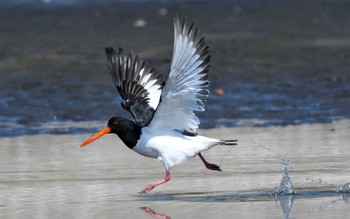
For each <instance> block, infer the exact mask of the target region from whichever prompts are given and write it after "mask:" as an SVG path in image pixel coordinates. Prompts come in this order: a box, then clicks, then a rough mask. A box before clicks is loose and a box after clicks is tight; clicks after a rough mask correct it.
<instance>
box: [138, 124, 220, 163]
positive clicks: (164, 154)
mask: <svg viewBox="0 0 350 219" xmlns="http://www.w3.org/2000/svg"><path fill="white" fill-rule="evenodd" d="M219 142H220V141H219V140H217V139H213V138H207V137H204V136H195V137H189V136H183V135H182V134H181V133H179V132H177V131H173V132H170V133H167V134H164V133H163V134H162V135H157V136H153V134H149V133H147V130H145V131H144V130H143V133H142V135H141V138H140V140H139V142H138V143H137V145H136V146H135V147H134V148H133V150H134V151H136V152H137V153H139V154H141V155H143V156H146V157H152V158H158V159H159V160H161V161H162V162H163V164H164V166H165V168H166V169H170V168H171V167H172V166H174V165H176V164H179V163H181V162H183V161H184V160H186V159H187V158H190V157H194V156H196V155H197V154H198V153H199V152H201V151H204V150H207V149H209V148H210V147H212V146H214V145H217V144H218V143H219Z"/></svg>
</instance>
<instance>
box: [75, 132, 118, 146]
mask: <svg viewBox="0 0 350 219" xmlns="http://www.w3.org/2000/svg"><path fill="white" fill-rule="evenodd" d="M110 132H111V129H110V128H109V127H106V128H104V129H102V130H101V131H99V132H98V133H96V134H95V135H94V136H92V137H91V138H89V139H88V140H86V141H84V143H82V144H81V145H80V147H84V146H86V145H87V144H90V143H91V142H93V141H95V140H97V139H98V138H100V137H102V136H103V135H105V134H107V133H110Z"/></svg>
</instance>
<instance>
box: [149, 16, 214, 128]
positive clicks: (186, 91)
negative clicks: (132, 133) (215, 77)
mask: <svg viewBox="0 0 350 219" xmlns="http://www.w3.org/2000/svg"><path fill="white" fill-rule="evenodd" d="M174 27H175V28H174V29H175V40H174V51H173V59H172V63H171V67H170V73H169V76H168V80H167V82H166V84H165V86H164V88H163V93H162V102H161V103H160V104H159V107H158V109H157V111H156V113H155V114H154V117H153V120H152V122H151V123H150V128H153V129H168V130H174V129H176V130H178V131H182V132H184V131H187V132H189V133H193V134H194V133H196V131H197V129H198V125H199V123H200V121H199V119H198V117H197V116H196V115H195V114H194V111H204V103H203V101H204V100H205V99H206V97H207V96H208V94H209V91H208V90H207V89H206V87H207V86H208V85H209V81H208V79H207V78H208V75H207V72H208V68H209V58H210V57H209V55H208V49H207V47H206V46H205V44H204V38H203V37H201V36H200V34H199V30H198V28H197V27H196V26H195V25H194V23H192V24H191V25H188V24H187V22H186V21H184V22H183V23H180V21H179V19H178V18H177V17H175V18H174Z"/></svg>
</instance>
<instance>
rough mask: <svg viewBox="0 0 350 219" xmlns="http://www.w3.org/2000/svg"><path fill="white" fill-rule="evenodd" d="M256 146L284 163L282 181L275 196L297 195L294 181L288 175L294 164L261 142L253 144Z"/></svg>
mask: <svg viewBox="0 0 350 219" xmlns="http://www.w3.org/2000/svg"><path fill="white" fill-rule="evenodd" d="M252 143H253V144H254V145H257V146H258V147H260V148H262V149H263V150H265V151H267V152H269V153H272V154H273V155H274V156H275V157H276V158H278V159H279V160H280V161H282V164H283V166H282V169H281V172H282V179H281V182H280V184H279V186H278V187H276V188H275V191H274V193H273V194H274V195H293V194H295V189H294V186H293V183H292V180H291V178H290V176H289V175H288V170H289V169H291V168H292V167H291V166H292V165H294V164H293V162H292V161H290V160H288V159H287V158H285V157H284V156H283V155H281V154H280V153H278V152H275V151H273V150H272V149H271V148H269V147H267V146H264V145H261V144H260V143H259V141H256V142H252Z"/></svg>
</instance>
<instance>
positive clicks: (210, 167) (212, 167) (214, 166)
mask: <svg viewBox="0 0 350 219" xmlns="http://www.w3.org/2000/svg"><path fill="white" fill-rule="evenodd" d="M198 156H199V158H200V159H201V160H202V161H203V163H204V165H205V167H206V168H208V169H209V170H216V171H222V170H221V169H220V167H219V166H218V165H216V164H213V163H209V162H208V161H206V160H205V159H204V157H203V155H202V154H201V153H198Z"/></svg>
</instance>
